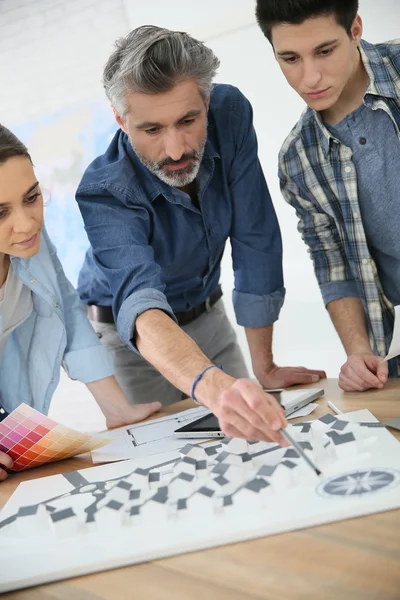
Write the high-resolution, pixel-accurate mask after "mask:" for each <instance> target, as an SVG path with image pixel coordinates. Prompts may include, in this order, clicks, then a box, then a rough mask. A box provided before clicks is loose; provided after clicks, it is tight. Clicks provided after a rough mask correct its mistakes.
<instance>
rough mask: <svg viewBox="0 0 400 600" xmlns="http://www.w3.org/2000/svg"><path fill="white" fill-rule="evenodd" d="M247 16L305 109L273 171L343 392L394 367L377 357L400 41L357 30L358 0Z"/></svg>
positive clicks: (393, 197) (382, 328) (388, 243)
mask: <svg viewBox="0 0 400 600" xmlns="http://www.w3.org/2000/svg"><path fill="white" fill-rule="evenodd" d="M256 11H257V19H258V23H259V25H260V27H261V29H262V31H263V33H264V35H265V36H266V37H267V38H268V40H269V41H270V42H271V44H272V46H273V49H274V52H275V56H276V59H277V61H278V63H279V65H280V67H281V69H282V72H283V74H284V75H285V77H286V79H287V81H288V83H289V84H290V85H291V87H293V88H294V89H295V90H296V92H297V93H298V94H299V95H300V96H301V97H302V98H303V99H304V100H305V102H306V103H307V105H308V108H307V109H306V110H305V112H304V113H303V114H302V116H301V118H300V120H299V121H298V123H297V124H296V125H295V127H294V128H293V129H292V131H291V133H290V134H289V136H288V138H287V139H286V141H285V142H284V144H283V147H282V149H281V152H280V155H279V178H280V183H281V189H282V192H283V195H284V197H285V199H286V200H287V202H288V203H289V204H291V205H292V206H293V207H294V208H295V210H296V213H297V216H298V218H299V231H300V232H301V234H302V237H303V239H304V241H305V242H306V244H307V245H308V246H309V251H310V254H311V256H312V258H313V261H314V268H315V273H316V276H317V279H318V282H319V286H320V289H321V292H322V296H323V299H324V302H325V305H326V307H327V309H328V312H329V314H330V316H331V319H332V321H333V323H334V326H335V328H336V330H337V332H338V334H339V336H340V338H341V340H342V343H343V345H344V348H345V350H346V353H347V361H346V363H345V364H344V365H343V367H342V369H341V372H340V377H339V383H340V386H341V387H342V389H344V390H346V391H351V390H358V391H363V390H367V389H370V388H382V387H383V386H384V384H385V383H386V381H387V377H388V375H390V376H399V375H400V363H398V362H397V359H394V360H392V361H390V362H389V365H388V363H387V362H385V361H384V360H383V357H384V356H385V355H386V353H387V350H388V347H389V345H390V341H391V338H392V334H393V324H394V310H393V306H394V305H398V304H400V236H399V227H400V191H399V190H400V143H399V142H400V40H397V41H392V42H388V43H384V44H378V45H373V44H369V43H367V42H366V41H364V40H362V39H361V36H362V20H361V18H360V16H359V15H358V14H357V11H358V0H258V2H257V9H256Z"/></svg>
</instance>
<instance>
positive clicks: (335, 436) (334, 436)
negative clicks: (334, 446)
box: [325, 431, 340, 442]
mask: <svg viewBox="0 0 400 600" xmlns="http://www.w3.org/2000/svg"><path fill="white" fill-rule="evenodd" d="M325 435H327V436H328V437H330V438H331V440H332V442H334V441H335V440H337V439H338V438H340V433H338V432H337V431H327V432H326V433H325Z"/></svg>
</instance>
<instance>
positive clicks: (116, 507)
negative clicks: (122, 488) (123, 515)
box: [106, 500, 123, 510]
mask: <svg viewBox="0 0 400 600" xmlns="http://www.w3.org/2000/svg"><path fill="white" fill-rule="evenodd" d="M106 506H107V507H108V508H111V510H120V509H121V508H122V506H123V504H122V502H117V501H116V500H110V501H109V502H107V504H106Z"/></svg>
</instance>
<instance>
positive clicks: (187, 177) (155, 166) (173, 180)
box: [129, 139, 207, 187]
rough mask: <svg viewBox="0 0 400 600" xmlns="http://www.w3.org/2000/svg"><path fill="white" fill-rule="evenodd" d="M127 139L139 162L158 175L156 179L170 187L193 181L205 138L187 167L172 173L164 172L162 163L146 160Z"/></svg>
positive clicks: (181, 185) (202, 152) (196, 173)
mask: <svg viewBox="0 0 400 600" xmlns="http://www.w3.org/2000/svg"><path fill="white" fill-rule="evenodd" d="M129 141H130V143H131V146H132V148H133V149H134V151H135V152H136V155H137V157H138V158H139V160H140V162H141V163H142V164H143V165H144V166H145V167H147V168H148V170H149V171H150V173H153V175H155V176H156V177H158V179H160V180H161V181H163V182H164V183H166V184H167V185H170V186H171V187H184V186H185V185H189V183H192V181H194V180H195V179H196V177H197V175H198V172H199V170H200V165H201V161H202V159H203V155H204V148H205V146H206V141H207V140H206V139H205V140H204V141H203V143H202V144H201V146H200V148H199V149H198V150H197V152H196V153H195V157H194V160H193V162H192V163H191V164H190V165H189V166H188V167H186V168H185V169H179V170H177V171H174V172H173V173H166V172H165V170H164V169H163V163H159V162H155V161H151V160H147V159H146V158H145V157H144V156H143V155H142V154H140V153H139V152H138V151H137V150H136V148H135V146H134V145H133V144H132V141H131V140H129ZM160 164H161V166H160Z"/></svg>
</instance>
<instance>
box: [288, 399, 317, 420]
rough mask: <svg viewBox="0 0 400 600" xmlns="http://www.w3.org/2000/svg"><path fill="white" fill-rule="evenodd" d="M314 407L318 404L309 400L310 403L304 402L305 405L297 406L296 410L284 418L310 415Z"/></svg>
mask: <svg viewBox="0 0 400 600" xmlns="http://www.w3.org/2000/svg"><path fill="white" fill-rule="evenodd" d="M316 408H318V404H313V403H312V402H310V404H306V405H305V406H303V408H299V410H296V412H294V413H292V414H291V415H289V416H288V417H286V418H287V419H296V418H297V417H306V416H307V415H310V414H311V413H312V412H314V410H315V409H316Z"/></svg>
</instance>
